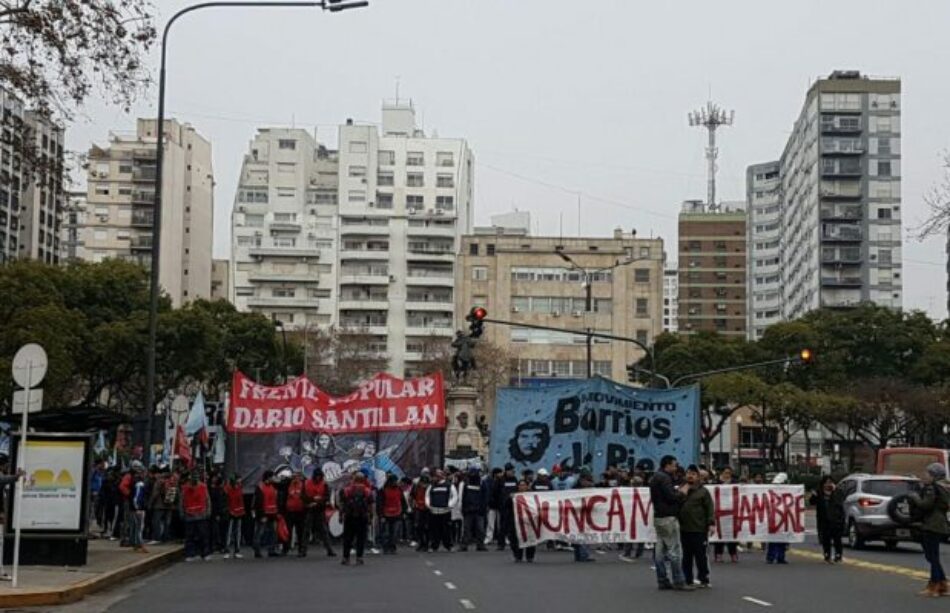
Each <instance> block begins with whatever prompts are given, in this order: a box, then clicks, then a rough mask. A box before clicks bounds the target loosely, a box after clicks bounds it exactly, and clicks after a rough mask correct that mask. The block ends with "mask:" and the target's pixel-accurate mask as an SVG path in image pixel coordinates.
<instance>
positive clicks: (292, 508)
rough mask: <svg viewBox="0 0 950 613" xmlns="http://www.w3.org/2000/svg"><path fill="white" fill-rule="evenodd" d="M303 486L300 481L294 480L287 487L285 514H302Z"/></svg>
mask: <svg viewBox="0 0 950 613" xmlns="http://www.w3.org/2000/svg"><path fill="white" fill-rule="evenodd" d="M303 495H304V485H303V481H301V480H300V479H294V480H293V481H291V482H290V485H288V486H287V512H288V513H303V511H304V502H303Z"/></svg>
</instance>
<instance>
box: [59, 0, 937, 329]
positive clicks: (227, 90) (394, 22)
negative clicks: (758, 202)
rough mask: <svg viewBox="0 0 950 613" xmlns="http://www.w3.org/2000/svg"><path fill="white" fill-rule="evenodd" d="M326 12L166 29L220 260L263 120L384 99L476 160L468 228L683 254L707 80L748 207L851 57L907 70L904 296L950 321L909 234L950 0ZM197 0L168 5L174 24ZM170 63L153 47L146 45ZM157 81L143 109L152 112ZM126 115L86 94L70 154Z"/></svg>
mask: <svg viewBox="0 0 950 613" xmlns="http://www.w3.org/2000/svg"><path fill="white" fill-rule="evenodd" d="M371 2H372V6H370V8H368V9H362V10H357V11H353V12H350V13H344V14H339V15H330V14H327V13H322V12H320V11H318V10H313V9H290V10H288V9H277V8H274V9H210V10H205V11H201V12H196V13H193V14H191V15H188V16H186V17H184V18H182V20H180V21H179V22H178V23H176V25H175V26H174V29H173V33H172V36H171V42H170V45H169V49H170V51H169V68H168V101H167V108H168V109H169V114H170V115H171V116H173V117H177V118H178V119H181V120H184V121H188V122H190V123H192V124H193V125H195V126H196V127H197V129H198V131H199V132H200V133H201V134H203V135H204V136H205V137H207V138H209V139H210V140H211V142H212V147H213V152H214V171H215V179H216V183H217V188H216V191H215V237H214V253H215V255H216V257H226V255H227V254H228V252H229V249H230V244H229V243H230V238H229V224H230V211H231V207H232V203H233V198H234V191H235V186H236V181H237V176H238V172H239V170H240V164H241V157H242V155H243V154H244V152H245V150H246V148H247V143H248V141H249V140H250V139H251V137H252V136H253V134H254V131H255V129H256V128H257V127H263V126H274V125H291V124H292V123H293V124H294V125H296V126H297V127H303V128H308V129H310V130H313V129H314V128H315V129H316V130H317V134H318V138H319V139H320V140H321V141H323V142H326V143H327V144H329V145H332V146H335V143H336V130H335V126H336V125H337V124H339V123H342V122H343V121H345V119H346V118H348V117H351V118H353V119H355V120H358V121H373V122H378V121H379V118H380V104H381V101H382V99H383V98H392V97H393V96H394V94H395V88H396V82H397V78H398V80H399V82H400V91H401V96H402V97H410V98H412V100H413V101H414V103H415V105H416V108H417V111H418V112H419V118H420V120H422V119H424V123H425V129H426V130H427V132H431V131H432V130H437V131H438V134H439V135H440V136H444V137H464V138H466V139H468V142H469V145H470V146H471V148H472V150H473V151H474V154H475V159H476V173H475V201H476V222H478V223H484V222H487V220H488V217H489V215H491V214H493V213H498V212H505V211H509V210H512V209H514V208H517V209H520V210H527V211H531V213H532V215H533V217H534V219H535V223H536V230H537V231H539V232H540V233H541V234H558V233H560V232H562V231H563V233H564V234H565V235H576V234H577V232H578V205H577V202H578V197H577V195H576V193H578V192H580V193H581V197H580V198H581V215H580V232H581V233H582V234H584V235H585V236H598V235H600V236H602V235H606V234H608V233H610V232H611V231H612V230H613V228H615V227H618V226H622V227H623V228H624V229H625V230H629V229H631V228H636V230H637V232H638V234H640V235H641V236H650V235H654V236H660V237H662V238H663V239H664V240H665V241H666V250H667V253H668V254H669V258H670V259H675V254H676V215H677V212H678V210H679V205H680V202H681V201H683V200H684V199H689V198H704V197H705V194H706V186H705V163H704V158H703V156H704V146H705V138H706V136H705V132H704V131H702V130H700V129H697V128H690V127H689V125H688V124H687V120H686V113H687V112H688V111H690V110H692V109H695V108H699V107H700V106H701V105H702V104H704V102H705V101H706V99H707V98H708V96H709V92H710V90H711V92H712V97H713V99H714V100H715V101H717V102H719V103H721V104H722V105H723V106H724V107H726V108H727V109H735V112H736V118H735V125H734V126H732V127H729V128H724V129H723V130H721V135H720V141H719V143H720V161H719V166H720V174H719V183H718V186H719V188H718V191H719V194H720V195H721V197H722V199H723V200H744V197H745V168H746V166H747V165H749V164H751V163H755V162H762V161H768V160H773V159H777V158H778V156H779V155H780V154H781V151H782V148H783V146H784V144H785V141H786V139H787V137H788V134H789V131H790V128H791V126H792V123H793V122H794V120H795V118H796V117H797V116H798V113H799V111H800V110H801V106H802V103H803V101H804V96H805V92H806V89H807V87H808V86H809V84H810V83H811V81H812V80H813V79H815V78H816V77H818V76H821V75H827V74H828V73H830V72H831V71H832V70H834V69H857V70H860V71H862V72H863V73H865V74H869V75H876V76H899V77H901V79H902V80H903V101H902V102H903V105H902V106H903V108H902V115H903V116H902V137H903V142H902V155H903V163H902V172H903V206H902V213H903V221H904V233H905V239H904V251H903V255H904V306H905V307H906V308H913V309H923V310H926V311H928V312H929V313H930V314H931V315H932V316H933V317H937V318H941V319H942V318H944V317H946V314H947V311H946V302H947V295H946V289H945V288H946V273H945V262H946V255H945V253H944V249H945V241H944V240H941V239H934V240H930V241H927V242H925V243H920V242H918V241H917V240H916V239H915V238H913V237H912V236H911V230H912V228H913V227H914V226H916V225H918V224H919V222H920V221H921V220H922V218H923V216H924V215H925V207H924V205H923V203H922V196H923V195H924V194H925V193H926V192H927V191H928V190H929V189H930V187H931V186H932V185H933V184H935V183H936V182H937V181H939V180H940V178H941V175H942V168H941V163H940V154H941V152H942V151H943V150H945V149H947V148H948V147H950V113H948V112H947V111H946V108H947V103H948V100H950V79H948V78H947V73H946V69H945V67H946V66H947V65H950V44H948V43H947V42H946V34H945V30H946V27H947V24H948V23H950V2H945V1H937V0H934V1H923V0H921V1H915V2H907V3H900V4H895V3H894V2H885V1H875V0H852V1H844V0H835V1H834V2H829V1H828V0H825V1H823V2H819V1H817V0H813V1H805V0H794V1H792V0H788V1H785V2H781V3H780V2H763V1H762V0H755V1H751V0H750V1H728V0H723V1H720V2H701V1H683V0H678V1H675V2H673V1H668V0H654V1H653V2H646V1H632V0H587V1H585V2H581V1H578V0H575V1H573V2H569V1H566V0H371ZM191 3H192V2H188V1H186V0H155V4H156V5H157V7H158V9H159V11H160V16H159V21H160V22H161V23H162V24H163V23H164V21H165V20H166V19H167V18H168V17H169V16H170V15H172V14H173V13H174V11H176V10H178V9H179V8H182V7H184V6H186V5H188V4H191ZM153 63H154V73H155V76H156V77H157V73H158V59H157V54H155V58H154V62H153ZM156 97H157V87H156V88H153V90H151V91H150V92H149V93H148V95H147V96H146V97H145V98H143V100H142V103H141V104H140V105H139V106H138V107H137V108H136V109H135V110H134V111H135V114H139V115H154V114H155V113H156V109H157V103H156V102H155V99H156ZM133 128H134V115H125V114H124V113H122V112H121V111H120V110H118V109H115V108H108V107H105V106H103V105H101V104H98V103H92V104H90V105H89V106H88V108H87V117H86V118H84V119H80V120H79V121H78V122H76V124H74V125H73V126H71V127H70V130H69V132H68V136H67V140H68V143H69V145H70V147H71V148H73V149H79V150H85V149H87V148H88V146H89V144H90V143H91V142H93V141H97V142H104V141H105V140H106V139H107V136H108V132H109V130H119V131H122V130H130V129H133Z"/></svg>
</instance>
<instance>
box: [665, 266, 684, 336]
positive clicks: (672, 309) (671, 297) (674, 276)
mask: <svg viewBox="0 0 950 613" xmlns="http://www.w3.org/2000/svg"><path fill="white" fill-rule="evenodd" d="M679 286H680V271H679V269H678V268H677V267H676V262H670V263H669V264H667V267H666V268H665V269H664V270H663V331H664V332H670V333H673V334H675V333H676V332H677V331H679Z"/></svg>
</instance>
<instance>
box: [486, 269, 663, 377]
mask: <svg viewBox="0 0 950 613" xmlns="http://www.w3.org/2000/svg"><path fill="white" fill-rule="evenodd" d="M588 287H589V286H588ZM588 291H589V290H588ZM588 300H590V294H588ZM482 321H483V322H485V323H487V324H499V325H502V326H513V327H517V328H532V329H534V330H551V331H553V332H563V333H564V334H574V335H576V336H586V337H587V369H588V372H587V376H588V378H589V377H591V376H592V373H591V361H590V357H591V343H592V342H593V339H595V338H606V339H608V340H612V341H623V342H625V343H633V344H634V345H636V346H638V347H640V348H641V349H643V351H645V352H646V354H647V355H648V356H650V368H655V367H656V354H655V352H654V350H653V347H648V346H647V345H646V344H644V343H641V342H640V341H638V340H637V339H635V338H629V337H626V336H616V335H614V334H604V333H602V332H593V331H591V329H590V328H588V329H586V330H572V329H570V328H554V327H552V326H539V325H537V324H528V323H523V322H515V321H505V320H504V319H490V318H488V317H485V318H483V319H482ZM645 372H647V373H649V374H650V376H651V377H655V378H657V379H660V380H661V381H663V382H664V383H666V386H667V387H671V385H670V380H669V379H668V378H667V377H664V376H663V375H661V374H659V373H656V372H651V371H645Z"/></svg>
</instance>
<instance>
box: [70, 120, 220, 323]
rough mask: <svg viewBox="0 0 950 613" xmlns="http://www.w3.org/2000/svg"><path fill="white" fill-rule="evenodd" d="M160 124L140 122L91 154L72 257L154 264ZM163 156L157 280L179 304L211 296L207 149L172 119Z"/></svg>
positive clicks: (78, 207)
mask: <svg viewBox="0 0 950 613" xmlns="http://www.w3.org/2000/svg"><path fill="white" fill-rule="evenodd" d="M157 123H158V122H157V120H154V119H139V120H138V121H137V124H136V131H135V133H134V134H123V133H111V134H110V136H109V144H108V146H105V147H100V146H98V145H93V146H92V148H91V149H90V150H89V155H88V165H87V175H86V183H87V186H86V198H85V200H86V202H85V205H84V207H83V206H82V202H81V198H79V199H77V198H76V196H74V200H73V204H74V205H75V206H76V210H75V211H72V210H71V211H70V213H69V215H70V223H69V229H68V230H67V231H68V232H71V235H70V236H71V238H69V242H70V243H72V244H71V246H70V249H71V250H72V255H73V257H75V258H77V259H80V260H87V261H92V262H100V261H102V260H105V259H107V258H119V259H123V260H127V261H131V262H136V263H139V264H141V265H143V266H145V267H146V268H148V267H149V266H150V265H151V261H152V228H153V226H154V219H155V218H154V207H155V161H156V153H155V146H156V140H157V134H158V133H157V130H156V127H157ZM164 156H165V157H164V168H163V172H162V237H161V241H162V243H161V262H160V267H159V282H160V284H161V286H162V289H163V290H164V291H165V292H166V293H167V294H168V295H169V296H170V297H171V301H172V304H174V305H175V306H179V305H181V304H183V303H185V302H188V301H190V300H195V299H198V298H209V297H210V296H211V241H212V231H213V228H212V226H213V215H214V197H213V188H214V173H213V171H212V167H211V143H210V142H208V141H207V140H206V139H205V138H204V137H203V136H201V135H200V134H198V132H197V131H196V130H195V128H194V127H192V126H191V125H189V124H180V123H178V121H176V120H174V119H169V120H166V121H165V153H164ZM83 208H84V210H83ZM73 212H75V213H76V217H75V222H74V221H73V219H72V214H73Z"/></svg>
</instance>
